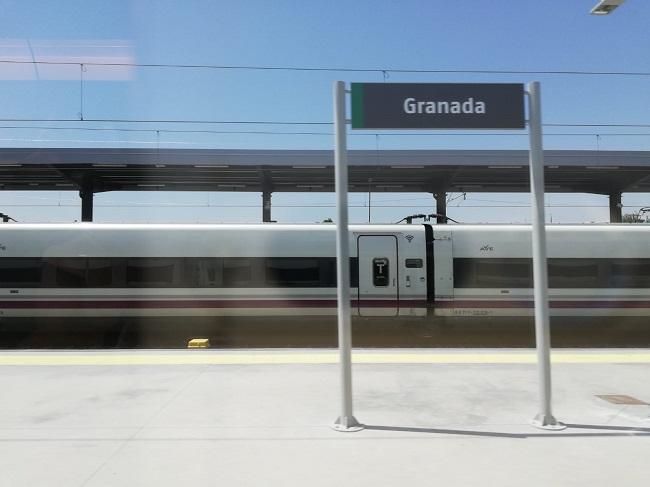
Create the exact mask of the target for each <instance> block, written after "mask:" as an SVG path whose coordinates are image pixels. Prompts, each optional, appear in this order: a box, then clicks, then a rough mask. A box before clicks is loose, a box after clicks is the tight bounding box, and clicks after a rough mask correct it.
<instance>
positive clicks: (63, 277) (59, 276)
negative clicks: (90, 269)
mask: <svg viewBox="0 0 650 487" xmlns="http://www.w3.org/2000/svg"><path fill="white" fill-rule="evenodd" d="M47 264H48V266H52V267H53V268H54V273H55V276H56V277H55V282H56V286H58V287H86V286H87V282H86V259H85V258H69V259H65V258H64V259H51V260H49V261H48V262H47Z"/></svg>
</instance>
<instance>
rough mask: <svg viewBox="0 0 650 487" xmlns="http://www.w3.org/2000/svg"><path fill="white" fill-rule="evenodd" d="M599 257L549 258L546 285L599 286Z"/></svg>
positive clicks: (559, 286)
mask: <svg viewBox="0 0 650 487" xmlns="http://www.w3.org/2000/svg"><path fill="white" fill-rule="evenodd" d="M599 262H600V261H599V259H549V261H548V287H555V288H597V287H600V264H599Z"/></svg>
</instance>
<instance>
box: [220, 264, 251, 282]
mask: <svg viewBox="0 0 650 487" xmlns="http://www.w3.org/2000/svg"><path fill="white" fill-rule="evenodd" d="M252 260H253V259H251V258H248V257H235V258H230V259H224V261H223V285H224V286H226V287H251V286H253V272H252V264H253V263H252Z"/></svg>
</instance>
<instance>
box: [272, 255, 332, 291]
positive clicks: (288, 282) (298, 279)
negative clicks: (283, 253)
mask: <svg viewBox="0 0 650 487" xmlns="http://www.w3.org/2000/svg"><path fill="white" fill-rule="evenodd" d="M320 269H321V266H320V262H319V259H318V258H295V257H271V258H268V259H267V260H266V280H267V283H268V284H270V285H271V286H279V287H319V286H320V285H321V272H320Z"/></svg>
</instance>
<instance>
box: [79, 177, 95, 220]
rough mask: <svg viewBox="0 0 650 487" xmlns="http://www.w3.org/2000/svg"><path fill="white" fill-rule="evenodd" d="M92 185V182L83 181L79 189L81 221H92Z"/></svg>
mask: <svg viewBox="0 0 650 487" xmlns="http://www.w3.org/2000/svg"><path fill="white" fill-rule="evenodd" d="M94 195H95V194H94V192H93V185H92V183H85V184H84V185H83V186H82V187H81V189H80V190H79V197H80V198H81V221H82V222H91V221H93V197H94Z"/></svg>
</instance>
